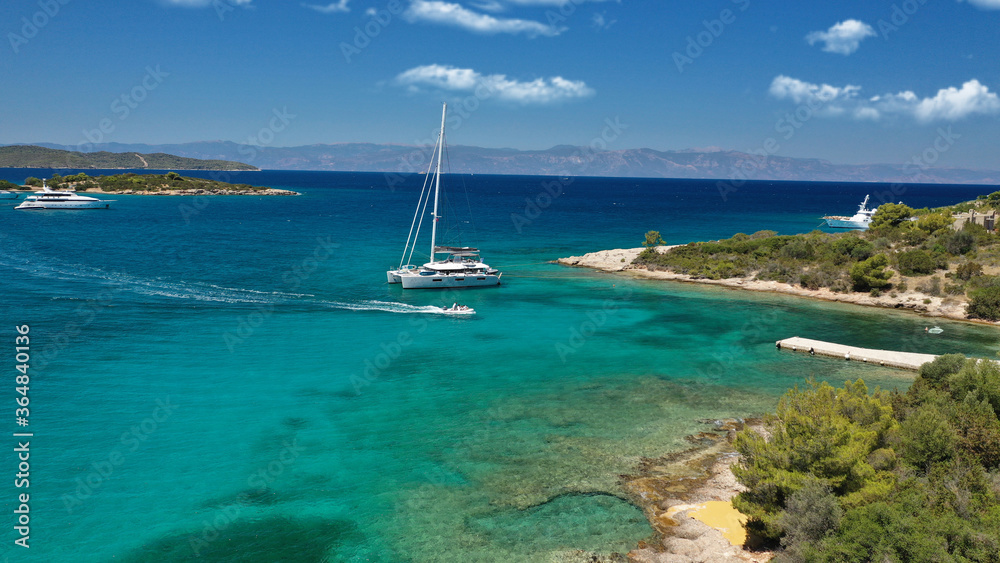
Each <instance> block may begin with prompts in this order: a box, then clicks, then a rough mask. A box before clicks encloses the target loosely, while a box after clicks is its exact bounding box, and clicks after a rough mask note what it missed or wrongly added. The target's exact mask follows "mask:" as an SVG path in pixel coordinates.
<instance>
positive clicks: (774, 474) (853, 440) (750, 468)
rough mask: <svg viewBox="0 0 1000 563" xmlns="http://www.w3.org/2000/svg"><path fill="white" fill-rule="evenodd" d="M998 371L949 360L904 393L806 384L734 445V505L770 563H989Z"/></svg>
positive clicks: (997, 454)
mask: <svg viewBox="0 0 1000 563" xmlns="http://www.w3.org/2000/svg"><path fill="white" fill-rule="evenodd" d="M997 412H1000V366H998V365H997V363H995V362H992V361H988V360H966V359H965V358H964V357H962V356H961V355H957V354H955V355H945V356H940V357H938V358H937V359H936V360H935V361H933V362H929V363H927V364H924V365H923V367H922V368H921V369H920V374H919V376H918V377H917V379H916V380H915V381H914V383H913V384H912V386H911V387H910V389H909V390H908V391H907V392H906V393H899V392H892V393H889V392H884V391H879V390H878V389H876V390H875V391H874V393H871V394H870V393H869V391H868V388H867V387H866V386H865V384H864V382H863V381H862V380H860V379H859V380H858V381H855V382H847V383H846V384H845V385H844V387H843V388H839V389H836V388H833V387H832V386H830V385H829V384H827V383H816V382H810V385H809V387H808V388H807V389H795V390H792V391H790V392H789V393H788V394H786V395H785V396H784V397H783V398H782V399H781V401H780V403H779V405H778V409H777V412H776V413H775V414H773V415H770V416H768V417H767V419H766V421H765V427H766V428H767V429H768V431H769V434H770V436H769V438H766V439H765V438H764V437H763V436H762V435H761V434H759V433H756V432H754V431H752V430H744V431H743V432H741V433H740V434H738V435H737V437H736V439H735V441H734V445H735V447H736V449H737V451H739V453H740V454H741V455H742V459H741V461H740V462H739V463H738V464H737V465H735V466H734V467H733V473H734V474H735V475H736V477H737V479H738V480H739V481H740V482H741V483H743V484H744V485H745V486H746V487H748V490H747V491H745V492H743V493H740V494H739V495H738V496H737V497H736V498H735V499H734V501H733V504H734V506H735V507H736V508H737V509H738V510H739V511H741V512H743V513H744V514H746V515H747V516H748V521H747V524H746V528H747V530H748V532H750V533H751V535H752V536H755V537H756V538H757V539H762V540H764V541H765V542H766V543H770V544H771V545H772V546H776V547H777V548H778V549H779V550H780V551H779V553H778V555H777V556H776V557H775V559H773V561H774V562H775V563H791V562H829V563H852V562H857V563H861V562H869V561H880V562H881V561H953V562H959V561H970V562H983V563H986V562H995V561H997V560H998V557H1000V555H998V554H1000V419H998V417H997V414H996V413H997Z"/></svg>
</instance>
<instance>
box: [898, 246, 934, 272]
mask: <svg viewBox="0 0 1000 563" xmlns="http://www.w3.org/2000/svg"><path fill="white" fill-rule="evenodd" d="M898 260H899V273H901V274H903V275H905V276H912V275H915V274H930V273H933V272H934V268H935V266H936V264H935V263H934V259H933V258H931V255H930V254H927V253H926V252H924V251H923V250H907V251H906V252H900V253H899V258H898Z"/></svg>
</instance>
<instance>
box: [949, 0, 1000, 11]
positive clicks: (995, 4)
mask: <svg viewBox="0 0 1000 563" xmlns="http://www.w3.org/2000/svg"><path fill="white" fill-rule="evenodd" d="M958 1H959V2H961V1H962V0H958ZM969 4H972V5H973V6H976V7H978V8H982V9H984V10H1000V0H969Z"/></svg>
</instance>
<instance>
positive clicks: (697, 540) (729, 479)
mask: <svg viewBox="0 0 1000 563" xmlns="http://www.w3.org/2000/svg"><path fill="white" fill-rule="evenodd" d="M702 422H705V423H708V424H712V426H713V427H712V430H711V431H707V432H700V433H698V434H696V435H694V436H690V437H688V441H690V442H692V443H695V444H697V446H696V447H694V448H692V449H690V450H687V451H683V452H678V453H674V454H669V455H667V456H664V457H662V458H658V459H644V460H642V462H641V464H640V466H639V467H638V471H637V474H636V475H623V476H622V479H623V481H624V485H625V489H626V491H628V493H629V495H630V496H631V497H632V502H634V503H635V504H636V505H637V506H639V507H641V508H642V509H643V512H645V514H646V518H647V519H648V520H649V522H650V525H651V526H652V527H653V530H654V531H655V536H654V538H653V539H652V540H651V541H650V542H640V545H639V546H638V547H637V548H636V549H634V550H632V551H630V552H629V553H628V555H627V557H628V561H630V562H631V563H714V562H721V561H732V562H744V563H763V562H765V561H769V560H770V559H771V557H772V556H773V553H771V552H768V551H754V550H752V549H750V548H747V547H743V546H737V545H733V544H732V543H731V542H730V540H729V539H727V538H726V536H725V534H724V532H723V531H722V530H721V529H717V528H713V527H711V526H709V525H707V524H705V523H703V522H701V521H699V520H698V519H696V518H694V517H692V513H693V512H695V511H696V510H697V509H699V508H701V507H702V506H704V504H705V503H708V502H712V501H722V503H726V504H728V503H729V502H731V501H732V499H733V497H735V496H736V495H737V494H739V493H740V492H741V491H743V490H745V488H744V487H743V486H742V485H741V484H740V483H739V482H737V481H736V477H735V476H734V475H733V473H732V471H730V466H732V465H733V464H734V463H736V462H737V461H739V454H738V453H736V451H735V450H734V449H733V447H732V445H731V442H732V439H733V437H735V435H736V432H738V431H739V430H742V429H743V428H744V427H745V426H746V427H749V428H751V429H753V430H755V431H757V432H764V428H763V425H762V423H761V421H760V420H749V421H743V420H739V419H726V420H715V421H708V420H706V421H702Z"/></svg>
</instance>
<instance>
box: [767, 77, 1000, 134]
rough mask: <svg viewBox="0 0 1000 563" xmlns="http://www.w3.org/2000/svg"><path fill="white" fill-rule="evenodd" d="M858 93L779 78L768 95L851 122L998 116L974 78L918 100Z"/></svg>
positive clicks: (999, 109)
mask: <svg viewBox="0 0 1000 563" xmlns="http://www.w3.org/2000/svg"><path fill="white" fill-rule="evenodd" d="M860 90H861V87H860V86H852V85H847V86H844V87H841V88H838V87H836V86H830V85H829V84H811V83H809V82H804V81H802V80H798V79H796V78H791V77H788V76H783V75H782V76H778V77H776V78H775V79H774V80H773V81H772V82H771V87H770V89H769V93H770V94H771V96H773V97H775V98H778V99H779V100H781V99H788V100H791V101H792V102H795V103H796V104H804V105H806V106H808V107H809V108H810V109H812V110H813V111H815V112H816V114H817V115H823V116H826V117H833V116H838V115H849V116H851V117H853V118H854V119H859V120H864V119H868V120H872V121H877V120H879V119H881V118H883V117H885V116H891V115H897V116H905V117H911V118H913V119H915V120H917V121H919V122H921V123H930V122H932V121H958V120H961V119H965V118H967V117H969V116H971V115H976V114H979V115H997V114H1000V98H998V97H997V95H996V93H994V92H990V89H989V88H988V87H987V86H985V85H983V84H981V83H980V82H979V81H978V80H976V79H972V80H969V81H968V82H966V83H965V84H962V87H961V88H955V87H953V86H952V87H949V88H942V89H940V90H938V92H937V94H935V95H934V96H933V97H929V98H921V97H919V96H917V94H915V93H914V92H912V91H909V90H907V91H903V92H899V93H898V94H884V95H881V96H873V97H871V98H868V99H864V98H861V97H859V96H858V93H859V92H860Z"/></svg>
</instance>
